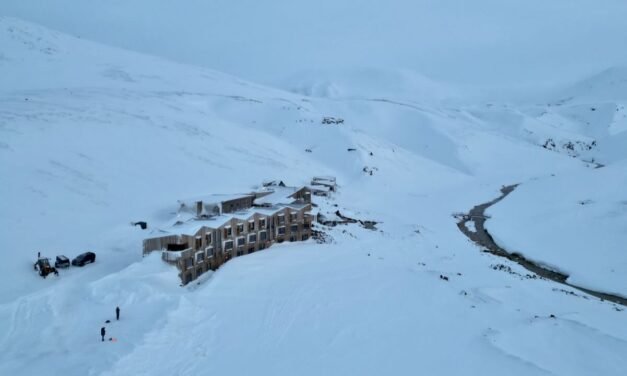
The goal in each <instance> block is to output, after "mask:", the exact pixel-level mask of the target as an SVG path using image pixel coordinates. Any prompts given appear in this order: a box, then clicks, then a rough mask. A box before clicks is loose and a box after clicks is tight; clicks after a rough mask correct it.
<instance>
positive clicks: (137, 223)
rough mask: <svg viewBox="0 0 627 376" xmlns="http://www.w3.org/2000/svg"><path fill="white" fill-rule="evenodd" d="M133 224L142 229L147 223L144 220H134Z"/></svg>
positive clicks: (146, 226)
mask: <svg viewBox="0 0 627 376" xmlns="http://www.w3.org/2000/svg"><path fill="white" fill-rule="evenodd" d="M133 226H139V227H141V228H142V230H145V229H146V228H148V224H147V223H146V222H144V221H140V222H135V223H133Z"/></svg>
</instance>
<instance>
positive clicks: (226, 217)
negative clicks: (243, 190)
mask: <svg viewBox="0 0 627 376" xmlns="http://www.w3.org/2000/svg"><path fill="white" fill-rule="evenodd" d="M218 197H219V198H220V199H221V200H218V201H215V199H216V198H218ZM310 212H311V191H310V190H309V188H307V187H303V188H300V189H296V188H292V187H272V189H267V190H265V191H261V192H255V193H251V194H244V195H237V196H228V197H226V196H208V197H205V198H198V199H192V200H183V201H179V214H187V216H188V217H189V218H188V219H186V220H178V221H177V222H176V223H175V224H174V225H173V226H172V227H171V228H169V229H168V230H166V231H164V230H162V229H160V230H159V231H160V232H161V233H163V232H169V234H167V235H162V236H159V237H154V238H150V239H146V240H144V242H143V253H144V255H145V254H148V253H150V252H152V251H162V258H163V260H164V261H167V262H169V263H172V264H175V265H176V266H177V268H178V269H179V271H180V273H179V276H180V278H181V281H182V282H183V284H187V283H189V282H191V281H193V280H194V279H196V278H197V277H198V276H199V275H201V274H202V273H204V272H206V271H208V270H216V269H217V268H218V267H220V265H222V264H224V263H225V262H226V261H228V260H229V259H231V258H233V257H238V256H243V255H246V254H249V253H253V252H256V251H259V250H262V249H265V248H268V247H270V246H271V245H272V244H274V243H281V242H283V241H303V240H307V239H309V238H310V237H311V232H312V230H311V227H312V222H313V216H312V215H311V214H310ZM190 215H191V216H190Z"/></svg>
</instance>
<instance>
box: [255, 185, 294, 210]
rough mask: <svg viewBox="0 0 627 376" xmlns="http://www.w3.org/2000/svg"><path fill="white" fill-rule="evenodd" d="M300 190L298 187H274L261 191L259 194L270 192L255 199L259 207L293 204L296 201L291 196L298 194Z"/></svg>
mask: <svg viewBox="0 0 627 376" xmlns="http://www.w3.org/2000/svg"><path fill="white" fill-rule="evenodd" d="M298 190H299V188H296V187H279V186H273V187H272V189H268V190H266V191H261V192H259V193H265V192H269V193H268V194H266V195H265V196H261V197H258V198H257V199H255V204H257V205H268V204H269V205H278V204H291V203H292V202H294V199H293V198H291V197H290V196H291V195H293V194H294V193H296V192H297V191H298Z"/></svg>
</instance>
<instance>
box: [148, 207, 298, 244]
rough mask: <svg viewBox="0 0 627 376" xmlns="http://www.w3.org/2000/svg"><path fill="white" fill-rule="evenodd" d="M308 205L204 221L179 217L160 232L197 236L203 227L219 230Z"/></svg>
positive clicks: (258, 209) (257, 209)
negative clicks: (225, 225)
mask: <svg viewBox="0 0 627 376" xmlns="http://www.w3.org/2000/svg"><path fill="white" fill-rule="evenodd" d="M306 206H307V204H289V205H286V204H283V205H275V206H272V207H253V208H250V209H245V210H240V211H237V212H234V213H229V214H222V215H216V216H212V217H208V218H204V219H197V218H196V217H192V216H185V217H181V216H180V215H179V216H177V221H176V223H175V224H173V225H169V226H166V227H162V228H160V229H159V231H160V232H161V233H162V235H161V236H164V235H167V234H171V235H190V236H193V235H195V234H196V233H197V232H198V231H199V230H200V229H202V228H203V227H209V228H214V229H215V228H219V227H220V226H222V225H224V224H225V223H227V222H229V221H230V220H231V219H236V220H238V221H241V222H247V221H248V220H249V219H250V217H252V216H253V215H254V214H255V213H258V214H261V215H266V216H271V215H274V214H276V213H277V212H278V211H281V210H283V209H285V208H290V209H292V210H293V211H298V210H301V209H302V208H304V207H306Z"/></svg>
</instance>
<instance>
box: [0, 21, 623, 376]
mask: <svg viewBox="0 0 627 376" xmlns="http://www.w3.org/2000/svg"><path fill="white" fill-rule="evenodd" d="M0 47H1V50H0V177H1V179H2V184H0V197H2V199H0V212H1V213H2V215H1V216H0V229H1V230H0V231H2V236H1V237H0V256H1V257H2V259H3V261H4V262H2V263H0V275H1V276H2V281H3V282H4V283H3V284H2V286H3V287H2V288H0V374H3V375H4V374H7V375H32V374H38V373H45V372H49V371H50V370H51V369H52V370H53V374H60V375H194V374H207V373H219V374H230V375H248V374H259V375H266V374H268V375H270V374H272V375H276V374H311V375H314V374H315V375H319V374H327V375H346V374H360V375H369V374H372V375H375V374H376V375H379V374H396V375H409V374H412V375H413V374H418V373H424V374H434V375H456V374H460V375H461V374H464V375H469V374H488V375H491V374H502V373H504V372H505V373H507V374H511V375H590V374H599V375H624V374H626V373H627V359H625V357H624V354H625V353H627V327H626V326H625V325H624V322H625V317H626V316H625V315H626V314H627V311H625V307H623V306H620V305H617V304H614V303H610V302H607V301H601V300H599V299H597V298H595V297H592V296H588V295H586V294H584V293H582V292H580V291H578V290H575V289H572V288H570V287H567V286H564V285H561V284H558V283H555V282H552V281H548V280H545V279H541V278H534V277H533V276H532V275H531V274H529V272H528V271H527V270H525V269H523V268H522V267H520V266H518V265H517V264H515V263H511V262H509V261H507V260H505V259H502V258H498V257H496V256H493V255H490V254H487V253H483V252H481V249H480V248H479V247H477V246H476V245H475V244H473V243H471V242H470V241H469V240H468V239H467V238H466V237H464V235H463V234H462V233H461V232H460V231H459V230H458V228H457V225H456V223H457V220H456V218H455V217H454V214H456V213H460V212H467V211H468V210H469V209H470V208H472V207H473V206H475V205H477V204H480V203H483V202H487V201H490V200H492V199H494V198H495V197H497V196H498V195H499V189H500V188H501V187H502V186H503V185H509V184H514V183H520V186H519V187H518V188H517V189H516V191H515V192H514V193H512V194H511V195H510V196H509V197H507V198H506V199H505V200H503V201H502V202H499V203H498V204H497V205H495V206H493V207H491V208H490V209H489V214H490V215H491V218H490V219H488V221H487V223H486V225H487V227H488V229H489V230H490V231H491V233H492V234H493V236H494V238H495V240H497V241H498V242H499V243H500V244H502V245H503V246H504V247H505V248H508V247H511V250H512V251H516V252H519V253H521V254H524V255H525V256H527V257H529V258H532V259H534V260H536V261H538V262H539V263H545V264H548V265H551V266H553V267H555V268H557V269H560V270H564V271H567V272H568V273H569V274H571V273H572V276H571V277H572V278H573V279H575V281H573V282H577V283H580V284H582V285H585V286H587V287H590V288H593V289H597V290H599V291H603V292H609V293H614V294H617V295H621V296H627V279H626V277H625V272H627V265H626V263H625V244H627V211H626V210H625V209H626V208H627V205H625V202H627V193H626V191H625V189H624V187H625V171H626V168H627V166H626V164H625V161H626V160H627V148H626V147H625V146H627V121H626V120H625V116H626V114H627V112H626V111H625V105H626V104H627V95H625V93H627V69H625V68H624V67H620V66H619V67H616V68H613V69H610V70H606V71H603V72H600V73H599V74H598V75H595V76H592V77H589V78H583V79H582V80H581V81H579V82H577V83H575V84H572V85H567V86H565V87H561V88H560V89H559V90H554V91H550V92H546V93H544V94H543V95H542V96H541V97H537V98H534V100H528V99H527V100H522V99H521V100H519V101H512V102H510V101H506V100H504V101H503V102H497V101H482V100H478V99H476V97H474V96H471V95H468V96H466V95H464V92H463V90H462V89H460V90H454V89H450V88H449V87H448V86H447V85H444V84H442V85H439V84H438V83H436V82H432V81H429V82H428V83H427V81H422V80H421V79H420V78H416V77H414V76H411V77H408V76H407V74H406V73H403V72H401V73H399V72H392V73H389V72H388V73H382V74H381V76H377V77H374V78H373V76H374V75H375V74H374V73H372V72H365V73H355V74H354V76H350V77H346V76H342V77H341V79H344V80H345V81H342V80H341V79H338V80H336V81H338V82H340V84H328V83H324V84H321V82H324V80H320V79H318V78H317V77H316V76H313V77H307V79H304V80H299V82H298V85H296V86H294V89H295V90H294V91H292V92H289V91H284V90H281V89H276V88H270V87H266V86H262V85H258V84H255V83H251V82H248V81H246V80H242V79H239V78H237V77H234V76H229V75H226V74H222V73H218V72H216V71H212V70H209V69H206V68H202V67H196V66H190V65H183V64H179V63H175V62H171V61H166V60H163V59H161V58H158V57H153V56H147V55H141V54H138V53H135V52H131V51H126V50H122V49H118V48H113V47H109V46H105V45H100V44H96V43H94V42H90V41H87V40H84V39H80V38H76V37H72V36H69V35H66V34H63V33H60V32H56V31H51V30H49V29H46V28H44V27H42V26H38V25H35V24H32V23H28V22H25V21H21V20H18V19H14V18H8V17H0ZM381 81H384V82H385V83H386V85H390V86H385V88H382V89H381V90H378V86H377V85H378V84H379V82H381ZM397 81H398V82H397ZM390 82H392V84H390ZM359 83H362V84H363V85H364V86H360V85H358V84H359ZM399 83H402V84H403V85H406V86H405V87H403V88H402V89H400V90H397V91H395V88H396V87H398V85H400V84H399ZM422 85H425V86H422ZM390 87H391V88H390ZM432 92H433V93H434V95H429V93H432ZM416 93H420V94H416ZM435 93H437V95H436V94H435ZM325 117H334V118H341V119H343V120H344V122H343V123H342V124H324V122H323V119H324V118H325ZM548 140H551V141H552V142H553V144H554V145H555V146H552V145H553V144H552V143H551V142H550V141H548ZM349 149H350V150H349ZM353 149H354V150H353ZM600 165H602V166H604V167H602V168H596V167H599V166H600ZM370 172H372V174H370ZM312 175H332V176H335V177H337V181H338V183H339V191H338V193H337V194H336V195H334V196H332V197H331V198H329V199H322V198H321V199H314V202H316V204H317V205H318V208H319V210H334V209H335V208H337V209H340V210H342V212H344V213H348V214H350V215H353V216H356V217H359V218H367V219H371V220H375V221H377V222H379V223H378V225H377V230H376V231H372V230H367V229H364V228H362V227H359V226H357V225H346V226H337V227H332V228H326V227H323V226H319V225H318V229H319V230H322V231H324V232H326V233H327V234H328V236H329V238H330V239H332V241H331V242H329V243H325V244H318V243H316V242H314V241H307V242H305V243H285V244H280V245H275V246H273V247H272V248H270V249H268V250H265V251H263V252H258V253H255V254H253V255H247V256H243V257H238V258H235V259H233V260H231V261H229V262H228V263H227V264H225V265H224V266H223V267H221V268H220V269H219V270H218V271H216V272H215V273H212V274H209V275H207V276H206V277H204V278H202V279H201V280H200V282H199V283H198V284H197V283H193V284H191V285H187V286H179V282H180V281H179V279H178V277H177V271H176V269H175V268H173V267H171V266H169V265H167V264H165V263H164V262H162V261H161V259H160V257H159V255H157V254H152V255H150V256H148V257H145V258H142V252H141V242H142V240H143V239H144V238H146V237H147V231H142V230H141V229H139V228H138V227H134V226H132V225H130V223H131V222H134V221H138V220H142V221H147V222H148V224H149V226H150V225H151V224H152V223H159V222H163V221H164V220H165V219H166V218H169V216H170V214H171V213H172V212H174V211H175V210H176V200H177V199H179V198H182V197H189V196H195V195H199V194H207V193H229V192H240V191H246V190H251V189H253V188H254V187H255V186H257V185H259V184H260V183H261V181H262V180H264V179H268V178H273V179H281V180H284V181H286V182H289V183H291V184H294V185H299V184H307V183H308V181H309V179H310V178H311V176H312ZM575 211H578V212H575ZM591 248H593V249H591ZM85 250H93V251H95V252H96V253H97V254H98V260H97V262H96V263H94V264H93V265H88V266H86V267H84V268H76V267H72V268H70V269H68V270H62V271H60V275H59V276H58V277H49V278H46V279H42V278H40V277H39V276H38V275H37V274H36V273H35V272H33V271H32V264H33V262H34V260H35V258H36V253H37V252H38V251H41V252H42V253H43V254H44V255H46V256H48V257H54V255H56V254H66V255H68V256H71V257H73V256H75V255H77V254H78V253H81V252H83V251H85ZM501 265H502V267H501ZM442 277H446V279H444V278H442ZM116 306H120V307H121V309H122V315H121V320H120V321H119V322H118V321H115V320H114V316H115V315H114V309H115V307H116ZM105 320H114V321H113V322H112V323H111V324H107V325H106V327H107V336H108V337H109V336H111V337H114V338H116V341H115V342H105V343H102V342H101V341H100V336H99V330H100V327H101V326H102V325H103V324H104V322H105Z"/></svg>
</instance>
